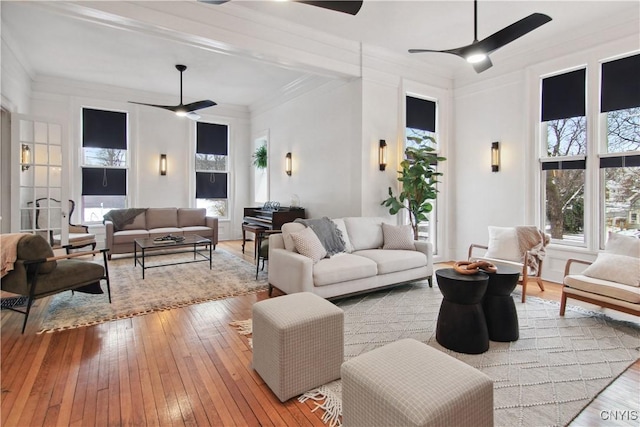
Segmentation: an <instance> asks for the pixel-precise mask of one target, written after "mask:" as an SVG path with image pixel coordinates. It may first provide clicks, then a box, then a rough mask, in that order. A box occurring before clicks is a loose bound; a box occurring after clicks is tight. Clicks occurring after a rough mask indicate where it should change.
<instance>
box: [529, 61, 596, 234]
mask: <svg viewBox="0 0 640 427" xmlns="http://www.w3.org/2000/svg"><path fill="white" fill-rule="evenodd" d="M585 77H586V70H585V69H580V70H576V71H571V72H568V73H564V74H559V75H556V76H553V77H548V78H544V79H542V112H541V113H542V114H541V117H542V123H541V132H540V134H541V135H542V138H543V146H544V149H543V151H542V156H541V158H540V161H541V167H542V200H543V204H542V208H543V218H544V221H545V222H544V228H545V231H546V232H547V233H549V234H550V235H551V238H552V239H553V241H554V242H555V243H563V244H574V245H584V243H585V238H584V189H585V168H586V161H585V159H586V154H587V118H586V108H585Z"/></svg>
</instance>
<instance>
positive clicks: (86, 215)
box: [82, 108, 128, 222]
mask: <svg viewBox="0 0 640 427" xmlns="http://www.w3.org/2000/svg"><path fill="white" fill-rule="evenodd" d="M127 135H128V132H127V113H123V112H117V111H105V110H97V109H92V108H83V109H82V221H83V222H98V221H102V219H103V215H104V214H106V213H107V212H109V211H110V210H111V209H115V208H124V207H125V206H126V197H127V145H128V144H127Z"/></svg>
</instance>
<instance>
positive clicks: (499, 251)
mask: <svg viewBox="0 0 640 427" xmlns="http://www.w3.org/2000/svg"><path fill="white" fill-rule="evenodd" d="M487 246H489V249H488V250H487V253H486V254H485V257H486V258H494V259H504V260H507V261H515V262H522V256H521V254H520V246H519V245H518V235H517V234H516V229H515V227H494V226H489V244H488V245H487Z"/></svg>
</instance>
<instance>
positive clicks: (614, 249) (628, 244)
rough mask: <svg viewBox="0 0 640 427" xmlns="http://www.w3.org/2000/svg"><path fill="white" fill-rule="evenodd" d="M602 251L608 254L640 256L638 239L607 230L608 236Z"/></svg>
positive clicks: (639, 240)
mask: <svg viewBox="0 0 640 427" xmlns="http://www.w3.org/2000/svg"><path fill="white" fill-rule="evenodd" d="M604 251H605V252H607V253H610V254H616V255H626V256H631V257H636V258H640V239H638V238H637V237H633V236H625V235H623V234H619V233H612V232H609V238H608V239H607V243H606V245H605V246H604Z"/></svg>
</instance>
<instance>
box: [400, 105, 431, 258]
mask: <svg viewBox="0 0 640 427" xmlns="http://www.w3.org/2000/svg"><path fill="white" fill-rule="evenodd" d="M437 106H438V104H437V102H436V101H434V100H430V99H425V98H421V97H419V96H412V95H408V94H406V95H405V140H404V149H405V150H406V149H407V148H408V147H415V146H418V145H420V144H426V145H428V146H430V147H431V148H433V149H434V150H436V151H435V154H438V145H437V134H436V128H437V126H436V123H437V114H436V113H437ZM403 151H404V150H403ZM436 167H437V165H436ZM437 203H438V201H437V200H433V201H432V202H431V204H432V205H433V210H432V211H431V212H430V213H429V220H428V221H423V222H420V223H419V224H418V236H419V239H421V240H428V241H430V242H431V243H433V247H434V254H435V255H437V248H438V244H437V227H436V224H437V214H438V209H437Z"/></svg>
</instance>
